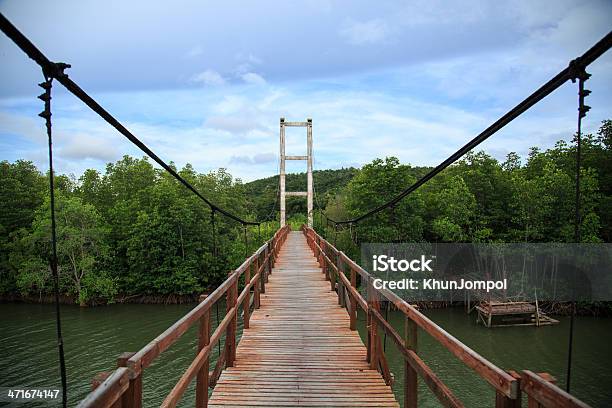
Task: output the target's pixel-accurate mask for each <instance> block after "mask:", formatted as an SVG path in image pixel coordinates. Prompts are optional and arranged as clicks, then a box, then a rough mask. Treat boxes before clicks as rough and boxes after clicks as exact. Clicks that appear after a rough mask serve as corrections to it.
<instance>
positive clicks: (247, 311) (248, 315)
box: [242, 257, 258, 329]
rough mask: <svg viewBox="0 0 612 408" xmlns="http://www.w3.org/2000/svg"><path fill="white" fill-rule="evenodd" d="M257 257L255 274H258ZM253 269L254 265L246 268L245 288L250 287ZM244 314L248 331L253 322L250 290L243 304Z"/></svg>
mask: <svg viewBox="0 0 612 408" xmlns="http://www.w3.org/2000/svg"><path fill="white" fill-rule="evenodd" d="M257 259H258V258H257V257H255V274H257V269H258V268H257V264H258V262H257ZM252 267H253V265H252V264H249V266H248V267H247V268H246V270H245V271H244V287H247V286H248V285H249V283H251V268H252ZM242 312H243V313H244V317H243V319H244V328H245V329H248V328H249V323H250V320H251V289H249V290H248V292H247V295H246V297H245V298H244V301H243V302H242Z"/></svg>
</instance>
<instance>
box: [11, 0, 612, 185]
mask: <svg viewBox="0 0 612 408" xmlns="http://www.w3.org/2000/svg"><path fill="white" fill-rule="evenodd" d="M0 11H1V12H2V13H3V14H4V15H5V16H6V17H7V18H9V19H10V20H11V21H12V22H13V24H15V25H16V26H17V27H18V28H19V29H20V30H21V31H22V32H23V33H24V34H25V35H26V36H28V37H29V38H30V39H31V40H32V41H33V42H34V44H36V45H37V46H38V47H39V48H40V49H41V50H42V51H43V52H44V53H45V54H46V55H47V56H48V57H49V58H50V59H51V60H54V61H63V62H68V63H70V64H72V68H71V69H70V70H69V71H68V73H69V75H70V77H71V78H72V79H73V80H75V81H76V82H77V83H78V84H80V85H81V87H82V88H83V89H85V90H86V91H88V92H90V94H91V95H92V96H94V97H95V98H96V99H97V100H98V101H99V102H100V103H101V104H102V105H103V106H104V107H105V108H106V109H107V110H109V111H110V112H111V113H112V114H113V115H115V116H116V117H117V118H118V119H119V120H121V121H122V122H123V123H124V124H126V126H127V127H128V128H129V129H130V130H132V131H133V133H135V134H136V135H137V136H138V137H139V138H141V139H142V140H143V141H144V142H145V143H147V144H148V145H149V146H150V147H151V148H152V149H153V150H154V151H156V152H157V153H158V154H159V155H160V156H161V157H162V158H164V159H165V160H167V161H170V160H172V161H174V162H175V163H177V164H178V165H179V166H182V165H184V164H185V163H192V164H193V165H194V166H195V168H196V169H197V170H199V171H202V172H206V171H209V170H212V169H216V168H218V167H225V168H227V169H229V171H230V172H231V173H232V174H233V175H235V176H237V177H240V178H242V179H244V180H252V179H256V178H259V177H263V176H270V175H273V174H276V173H277V167H278V164H277V159H278V121H279V118H280V117H281V116H284V117H286V118H287V119H288V120H305V118H307V117H312V118H313V134H314V152H315V168H318V169H323V168H339V167H343V166H344V167H346V166H359V165H362V164H364V163H367V162H369V161H371V160H372V159H374V158H376V157H384V156H386V155H394V156H398V157H399V158H400V159H401V160H402V161H403V162H408V163H412V164H415V165H433V164H437V163H438V162H440V161H441V160H442V159H444V158H445V157H446V156H447V155H449V154H450V153H452V152H453V151H454V150H456V149H457V148H458V147H460V146H462V145H463V144H464V143H465V142H466V141H467V140H469V139H470V138H472V137H473V136H475V135H476V134H477V133H479V132H480V131H482V130H483V129H484V128H486V127H487V126H488V125H489V124H491V123H492V122H493V121H494V120H496V119H497V118H498V117H499V116H500V115H502V114H503V113H505V112H506V111H507V110H509V109H510V108H512V107H513V106H514V105H516V104H517V103H518V102H520V101H521V100H522V99H523V98H524V97H526V96H527V95H528V94H530V93H531V92H532V91H533V90H535V89H536V88H537V87H539V86H540V85H541V84H542V83H544V82H545V81H547V80H548V79H549V78H550V77H551V76H552V75H554V74H556V73H557V72H559V71H560V70H562V69H563V68H565V67H566V66H567V63H568V62H569V60H570V59H573V58H575V57H576V56H578V55H580V54H582V53H583V52H584V51H585V50H586V49H588V48H589V47H591V46H592V45H593V44H594V43H595V42H597V41H598V40H599V39H600V38H601V37H603V36H604V35H605V34H606V33H607V32H608V31H609V30H610V29H611V28H612V26H611V24H610V16H611V15H612V2H610V1H571V0H558V1H555V2H550V1H533V0H531V1H508V2H495V1H461V2H451V1H446V2H445V1H436V0H423V1H420V0H419V1H377V2H371V1H326V0H318V1H314V0H312V1H302V2H297V1H288V0H284V1H258V2H247V1H232V0H227V1H223V2H220V1H216V2H212V1H201V0H197V1H195V0H194V1H173V2H161V1H157V2H152V1H129V2H127V1H109V0H106V1H83V0H80V1H76V0H75V1H53V2H50V1H49V2H40V1H29V0H20V1H4V2H2V1H0ZM0 61H1V64H0V160H10V161H13V160H16V159H18V158H25V159H28V160H32V161H34V162H35V163H36V164H37V165H38V166H39V167H41V168H45V167H46V165H47V163H46V150H45V149H46V144H45V142H46V140H45V134H44V127H43V121H42V120H41V119H40V118H38V117H37V116H36V114H37V113H38V112H39V111H40V110H41V107H42V103H41V102H40V101H39V100H38V99H36V96H37V95H38V94H39V93H40V89H39V88H38V87H37V86H36V84H37V82H39V81H40V79H41V74H40V70H39V69H38V68H37V66H36V65H35V64H34V63H33V62H32V61H30V60H28V58H27V57H26V56H25V54H23V53H22V52H21V51H20V50H18V49H17V47H16V46H15V45H14V44H12V43H11V42H10V41H9V40H8V39H7V38H6V37H5V36H4V35H2V34H0ZM589 72H591V73H592V74H593V77H592V78H591V80H590V81H589V83H588V88H590V89H591V90H592V91H593V93H592V95H591V96H590V97H589V100H588V104H589V105H591V106H592V110H591V112H590V113H589V115H588V117H587V119H586V122H585V128H586V130H587V131H594V130H596V129H597V127H598V126H599V123H600V122H601V121H602V120H603V119H607V118H612V52H608V54H606V55H604V56H603V57H602V58H600V59H599V60H598V61H597V62H595V63H594V64H592V65H591V67H590V69H589ZM60 88H61V85H58V86H57V87H56V88H54V89H55V93H54V99H53V119H54V129H55V141H56V146H57V153H56V154H57V167H58V170H59V171H61V172H71V173H74V174H75V175H77V176H78V175H79V174H80V173H81V172H82V171H83V169H85V168H91V167H93V168H98V169H103V168H104V165H105V163H106V162H109V161H114V160H117V159H119V158H120V157H121V156H122V155H124V154H132V155H138V156H140V154H139V152H138V151H137V150H136V149H134V148H133V147H132V146H131V145H130V143H129V142H128V141H127V140H125V139H124V138H123V137H122V136H121V135H119V134H118V133H117V132H116V131H114V129H112V128H110V127H109V126H108V125H107V124H106V123H105V122H103V121H102V120H101V119H99V118H98V117H97V116H96V115H94V114H93V113H91V112H90V111H89V110H88V109H87V108H86V107H85V106H84V105H82V104H81V103H80V102H79V101H78V100H77V99H76V98H74V97H72V96H71V95H70V94H68V93H66V92H65V91H64V90H61V89H60ZM575 127H576V85H572V84H569V83H568V84H566V85H565V86H564V87H563V88H562V89H559V90H558V91H557V92H555V93H554V94H553V95H551V96H549V97H548V99H546V100H545V101H544V102H543V103H540V104H539V105H538V106H536V107H535V108H534V109H532V110H531V111H529V112H528V113H527V114H525V115H523V116H522V117H521V118H520V119H519V120H517V121H515V122H514V123H512V124H511V125H510V126H508V127H507V128H506V129H504V130H503V131H502V132H500V133H498V134H497V135H495V136H494V137H493V138H492V139H490V140H489V141H488V142H487V143H486V144H484V145H483V149H485V150H486V151H487V152H489V153H490V154H492V155H494V156H495V157H497V158H499V159H503V158H504V157H505V155H506V154H507V153H508V152H510V151H516V152H518V153H519V154H522V155H524V154H525V153H526V152H527V151H528V149H529V147H530V146H540V147H542V148H546V147H550V146H552V145H553V144H554V142H555V141H556V140H558V139H561V138H564V139H566V140H568V139H569V138H570V136H571V134H572V133H573V132H574V131H575ZM287 138H288V151H287V153H288V154H304V152H305V130H304V129H298V128H291V129H289V130H288V131H287ZM302 166H303V164H302V163H300V162H298V163H292V166H291V167H290V168H289V170H290V171H301V170H303V168H302Z"/></svg>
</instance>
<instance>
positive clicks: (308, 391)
mask: <svg viewBox="0 0 612 408" xmlns="http://www.w3.org/2000/svg"><path fill="white" fill-rule="evenodd" d="M317 250H318V251H317V256H318V259H317V257H315V255H314V254H313V252H312V251H311V249H310V248H309V245H308V243H307V242H306V239H305V237H304V235H303V234H301V233H300V232H291V233H289V234H288V237H287V238H286V242H285V244H284V245H283V246H282V248H274V249H273V251H272V253H274V254H276V255H277V256H276V257H275V258H274V267H273V270H272V271H271V272H272V273H271V274H270V275H269V282H268V284H267V285H266V292H265V293H263V291H262V293H261V294H260V308H259V309H257V310H254V311H253V313H252V314H251V316H250V324H249V328H248V329H244V331H243V335H242V339H241V341H240V343H239V344H238V347H237V349H236V360H235V363H234V366H233V367H228V368H226V369H225V370H224V371H223V373H222V374H221V376H220V378H219V380H218V382H217V385H216V387H215V389H214V390H213V393H212V396H211V398H210V401H209V406H210V407H216V406H218V407H231V406H240V407H248V406H259V407H264V406H265V407H275V406H352V407H354V406H361V407H398V406H399V404H398V403H397V400H396V399H395V396H394V395H393V391H392V390H391V387H389V386H388V385H386V384H385V381H384V380H383V378H382V376H381V375H380V373H378V371H376V370H371V369H370V368H369V364H368V362H367V361H366V349H365V346H364V344H363V342H362V341H361V338H360V337H359V334H358V332H357V331H356V330H351V319H350V317H349V315H348V313H347V312H346V310H345V309H343V308H341V307H340V306H338V299H337V297H336V293H335V292H333V291H331V290H330V283H329V282H328V281H326V279H325V274H324V273H323V270H322V266H323V265H325V264H327V266H328V269H329V270H330V271H331V272H336V273H337V272H338V271H337V270H335V269H334V268H333V267H332V265H333V263H330V262H329V258H328V257H327V255H324V253H323V251H322V250H321V248H317ZM330 253H331V252H330ZM325 258H327V259H325ZM271 260H272V259H271ZM319 262H320V263H321V265H319ZM345 278H346V277H345ZM341 279H342V278H341ZM342 283H343V284H346V286H347V287H346V289H347V292H348V294H349V295H350V297H353V296H354V295H356V294H358V292H357V291H356V290H355V288H354V286H353V285H351V284H350V282H349V281H348V279H346V280H344V279H343V280H342ZM351 289H352V290H351ZM359 301H362V302H363V303H365V300H363V298H361V299H359ZM359 301H356V302H355V303H356V305H355V306H359V303H360V302H359ZM366 307H367V304H366Z"/></svg>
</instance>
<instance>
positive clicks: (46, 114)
mask: <svg viewBox="0 0 612 408" xmlns="http://www.w3.org/2000/svg"><path fill="white" fill-rule="evenodd" d="M43 75H44V77H45V81H44V82H41V83H40V84H38V86H40V87H41V88H43V89H44V92H43V93H42V94H41V95H39V96H38V99H40V100H42V101H43V102H44V103H45V108H44V110H43V111H42V112H41V113H39V114H38V116H40V117H41V118H43V119H45V126H46V128H47V140H48V144H49V198H50V206H51V259H50V261H51V262H50V263H51V273H52V275H53V292H54V294H55V324H56V330H57V348H58V352H59V363H60V375H61V378H62V406H63V407H64V408H66V406H67V405H68V385H67V380H66V361H65V357H64V340H63V337H62V319H61V316H60V289H59V273H58V270H57V264H58V261H57V224H56V221H55V181H54V179H55V173H54V171H53V136H52V132H51V87H52V86H53V78H52V77H50V76H49V75H47V73H46V72H44V71H43Z"/></svg>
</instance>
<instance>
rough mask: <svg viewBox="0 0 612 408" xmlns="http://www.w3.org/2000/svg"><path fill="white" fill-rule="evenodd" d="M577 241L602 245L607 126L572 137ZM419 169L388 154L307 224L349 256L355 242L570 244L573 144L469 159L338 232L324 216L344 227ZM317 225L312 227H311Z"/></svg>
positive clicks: (609, 209) (610, 214) (611, 161)
mask: <svg viewBox="0 0 612 408" xmlns="http://www.w3.org/2000/svg"><path fill="white" fill-rule="evenodd" d="M581 146H582V165H581V173H580V174H581V195H580V211H581V223H580V230H581V241H582V242H610V239H611V238H612V121H610V120H606V121H604V122H602V125H601V127H600V128H599V130H598V131H597V133H596V134H586V135H583V136H582V144H581ZM427 170H428V169H424V168H422V167H412V166H410V165H407V164H402V163H400V162H399V160H398V159H397V158H395V157H387V158H385V159H376V160H374V161H372V162H371V163H369V164H366V165H365V166H363V167H362V168H361V170H360V171H359V172H358V173H357V174H356V175H355V177H353V178H352V179H351V180H350V181H349V182H348V183H347V185H346V186H345V187H344V188H343V189H342V190H341V191H340V192H339V193H337V194H332V195H329V196H328V197H325V201H326V206H325V208H324V209H323V210H322V211H321V213H322V216H321V217H319V218H318V219H317V221H318V222H319V223H321V222H322V225H319V227H320V229H321V230H322V231H324V232H325V234H326V235H327V237H328V238H336V239H337V240H338V246H340V247H341V248H342V249H343V250H345V251H348V252H349V253H351V254H353V255H354V256H357V255H358V252H357V247H356V245H355V244H356V243H359V242H419V241H428V242H574V219H575V218H574V214H575V185H576V184H575V174H576V147H575V139H574V140H573V141H572V142H571V143H567V142H565V141H563V140H560V141H558V142H557V143H556V144H555V146H554V147H553V148H551V149H547V150H545V151H542V150H540V149H538V148H536V147H534V148H532V149H531V150H530V152H529V155H528V157H527V158H526V160H525V161H524V162H523V161H522V160H521V158H520V157H519V156H518V155H517V154H516V153H510V154H508V155H507V157H506V159H505V160H504V161H498V160H496V159H495V158H493V157H491V156H490V155H488V154H487V153H485V152H483V151H480V152H470V153H468V154H467V155H466V156H464V158H463V159H462V160H460V161H459V162H457V163H456V164H454V165H452V166H450V167H449V168H447V169H446V170H444V171H443V172H442V173H441V174H439V175H437V176H436V177H434V178H433V179H432V180H430V181H429V182H427V183H426V184H425V185H423V186H422V187H421V188H420V189H418V190H416V191H415V192H414V193H412V194H410V195H409V196H407V197H406V198H405V199H404V200H402V201H400V202H399V203H397V204H396V205H395V206H393V207H391V208H389V209H386V210H384V211H382V212H380V213H378V214H376V215H374V216H372V217H370V218H368V219H365V220H363V221H361V222H359V223H358V225H356V226H353V227H352V228H350V230H349V228H348V227H346V226H344V227H342V228H341V229H340V231H339V232H338V231H337V230H336V229H335V228H334V227H333V224H327V225H323V224H326V223H325V218H324V217H325V216H326V217H329V218H331V219H333V220H346V219H351V218H354V217H357V216H360V215H362V214H364V213H365V212H367V211H368V210H370V209H372V208H375V207H377V206H379V205H381V204H384V203H385V202H387V201H389V200H390V199H392V198H393V197H395V196H396V195H397V194H399V193H400V192H401V191H403V190H404V189H405V188H406V187H407V186H409V185H411V184H412V183H414V182H415V181H416V180H417V179H418V178H419V177H421V176H422V175H423V174H424V173H425V172H426V171H427ZM321 220H322V221H321Z"/></svg>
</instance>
